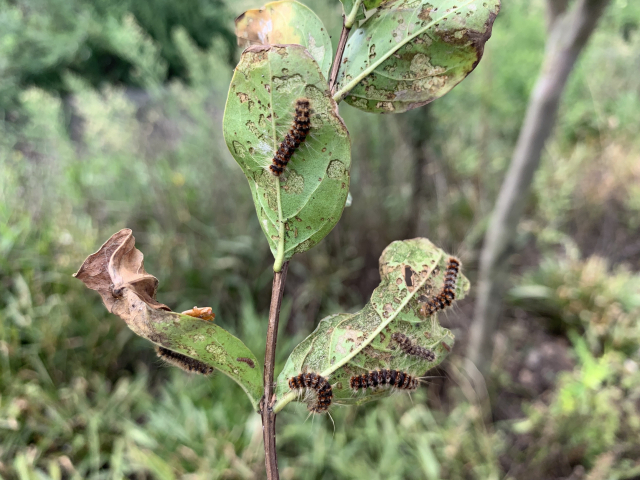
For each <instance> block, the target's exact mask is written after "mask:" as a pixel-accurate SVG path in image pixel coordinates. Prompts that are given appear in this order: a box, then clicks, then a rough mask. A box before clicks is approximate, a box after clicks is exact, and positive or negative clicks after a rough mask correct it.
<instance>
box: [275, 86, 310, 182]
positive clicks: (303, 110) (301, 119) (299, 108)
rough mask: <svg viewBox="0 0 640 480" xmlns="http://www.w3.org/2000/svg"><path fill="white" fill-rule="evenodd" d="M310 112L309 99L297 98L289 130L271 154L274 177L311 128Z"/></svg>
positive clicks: (280, 171)
mask: <svg viewBox="0 0 640 480" xmlns="http://www.w3.org/2000/svg"><path fill="white" fill-rule="evenodd" d="M310 114H311V110H310V103H309V99H307V98H299V99H298V100H296V112H295V115H294V117H293V125H291V130H289V132H288V133H287V134H286V135H285V137H284V140H283V141H282V143H281V144H280V147H278V150H277V151H276V153H275V155H274V156H273V160H272V164H271V165H269V169H270V170H271V173H273V174H274V175H275V176H276V177H279V176H280V175H282V172H284V169H285V168H286V167H287V163H289V160H291V157H293V154H294V153H295V151H296V149H297V148H298V147H299V146H300V144H301V143H302V142H304V141H305V139H306V138H307V135H308V134H309V130H311V119H310Z"/></svg>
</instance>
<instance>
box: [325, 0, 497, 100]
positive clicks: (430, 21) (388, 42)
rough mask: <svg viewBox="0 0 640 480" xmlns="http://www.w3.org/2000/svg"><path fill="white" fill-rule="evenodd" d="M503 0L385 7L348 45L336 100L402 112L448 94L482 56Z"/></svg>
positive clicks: (405, 0)
mask: <svg viewBox="0 0 640 480" xmlns="http://www.w3.org/2000/svg"><path fill="white" fill-rule="evenodd" d="M499 9H500V0H488V1H480V0H462V1H459V0H395V1H390V2H386V3H383V4H382V5H381V6H380V8H379V9H378V10H377V11H376V13H375V14H374V15H373V16H371V17H370V18H369V19H367V21H366V22H365V23H364V24H363V25H362V26H361V27H360V28H358V29H356V30H354V31H353V32H352V34H351V36H350V37H349V40H348V41H347V46H346V49H345V52H344V56H343V63H342V64H341V66H340V72H339V73H338V86H337V91H336V94H335V95H334V99H335V100H336V101H340V100H342V99H343V98H344V99H345V101H346V102H347V103H349V104H350V105H353V106H354V107H357V108H359V109H361V110H364V111H366V112H373V113H400V112H405V111H407V110H411V109H413V108H417V107H420V106H422V105H425V104H427V103H429V102H432V101H433V100H435V99H437V98H439V97H441V96H443V95H444V94H445V93H447V92H448V91H449V90H451V89H452V88H453V87H455V86H456V85H457V84H458V83H460V82H461V81H462V80H463V79H464V78H465V77H466V76H467V75H468V74H469V73H470V72H471V71H472V70H473V69H474V68H475V67H476V65H477V64H478V62H479V61H480V59H481V58H482V53H483V51H484V44H485V42H486V41H487V40H488V39H489V37H490V36H491V28H492V26H493V21H494V20H495V18H496V15H497V14H498V11H499Z"/></svg>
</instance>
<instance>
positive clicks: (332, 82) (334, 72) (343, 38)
mask: <svg viewBox="0 0 640 480" xmlns="http://www.w3.org/2000/svg"><path fill="white" fill-rule="evenodd" d="M350 31H351V27H349V28H347V26H346V24H345V17H344V15H343V16H342V33H341V34H340V41H339V42H338V49H337V50H336V56H335V58H334V59H333V66H332V67H331V74H330V75H329V90H330V91H331V95H333V94H334V93H336V84H337V83H338V71H339V70H340V64H341V63H342V55H343V54H344V48H345V46H346V45H347V38H348V37H349V32H350Z"/></svg>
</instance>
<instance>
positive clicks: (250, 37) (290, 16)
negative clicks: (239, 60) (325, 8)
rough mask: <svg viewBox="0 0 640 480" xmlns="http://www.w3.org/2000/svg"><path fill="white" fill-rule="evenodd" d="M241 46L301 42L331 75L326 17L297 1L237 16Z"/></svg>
mask: <svg viewBox="0 0 640 480" xmlns="http://www.w3.org/2000/svg"><path fill="white" fill-rule="evenodd" d="M236 36H237V37H238V45H240V46H241V47H248V46H250V45H282V44H294V43H295V44H298V45H302V46H303V47H305V48H306V49H307V50H308V51H309V53H310V54H311V55H312V56H313V58H315V60H316V62H318V65H320V71H321V72H322V73H323V74H324V75H325V76H327V75H329V69H330V68H331V56H332V55H333V49H332V47H331V37H329V33H328V32H327V30H326V28H324V25H323V24H322V20H320V18H318V16H317V15H316V14H315V13H314V12H313V10H311V9H310V8H309V7H307V6H306V5H303V4H302V3H299V2H294V1H281V2H270V3H267V4H266V5H265V6H264V7H262V8H260V9H253V10H247V11H246V12H244V13H243V14H242V15H240V16H239V17H238V18H236Z"/></svg>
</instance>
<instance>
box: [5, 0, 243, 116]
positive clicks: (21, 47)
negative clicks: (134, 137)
mask: <svg viewBox="0 0 640 480" xmlns="http://www.w3.org/2000/svg"><path fill="white" fill-rule="evenodd" d="M0 12H1V13H0V51H1V54H0V55H1V56H0V66H1V68H0V71H1V72H2V73H1V74H0V99H1V100H0V112H3V113H4V115H2V116H3V117H5V118H7V119H9V120H11V119H14V118H16V117H19V116H20V114H22V113H24V112H21V111H20V110H19V109H17V107H18V106H19V97H20V91H21V90H23V89H25V88H29V87H37V88H40V89H43V90H46V91H48V92H50V93H55V94H60V95H61V96H63V97H64V96H66V95H69V94H70V93H72V92H73V90H74V89H73V82H74V79H78V80H81V81H82V82H83V83H84V84H86V85H89V86H91V87H93V88H101V87H103V86H105V85H121V86H127V87H137V88H149V87H151V86H154V85H158V84H160V83H162V82H164V81H166V80H171V79H174V78H179V79H182V80H184V81H186V80H188V69H187V65H186V63H185V61H184V58H183V56H182V55H181V52H180V49H179V46H178V45H177V44H176V40H175V38H174V34H175V32H176V30H177V29H182V30H184V31H186V32H187V35H188V36H189V38H190V40H191V41H192V42H194V43H195V45H196V46H197V47H198V48H209V47H211V46H212V42H213V41H215V40H217V39H222V40H224V41H225V42H226V44H227V51H229V52H231V51H232V48H233V45H234V44H235V37H234V35H233V33H232V28H231V20H232V17H231V15H230V14H229V13H228V11H227V10H226V6H225V4H224V3H223V2H222V1H221V0H196V1H191V2H188V3H184V2H172V1H168V0H162V1H158V0H142V1H140V0H136V1H133V0H124V1H117V2H114V1H112V0H98V1H95V0H91V1H88V0H72V1H69V0H46V1H43V0H2V1H0ZM232 58H233V56H232V55H229V57H228V59H229V60H230V61H231V60H232Z"/></svg>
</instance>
